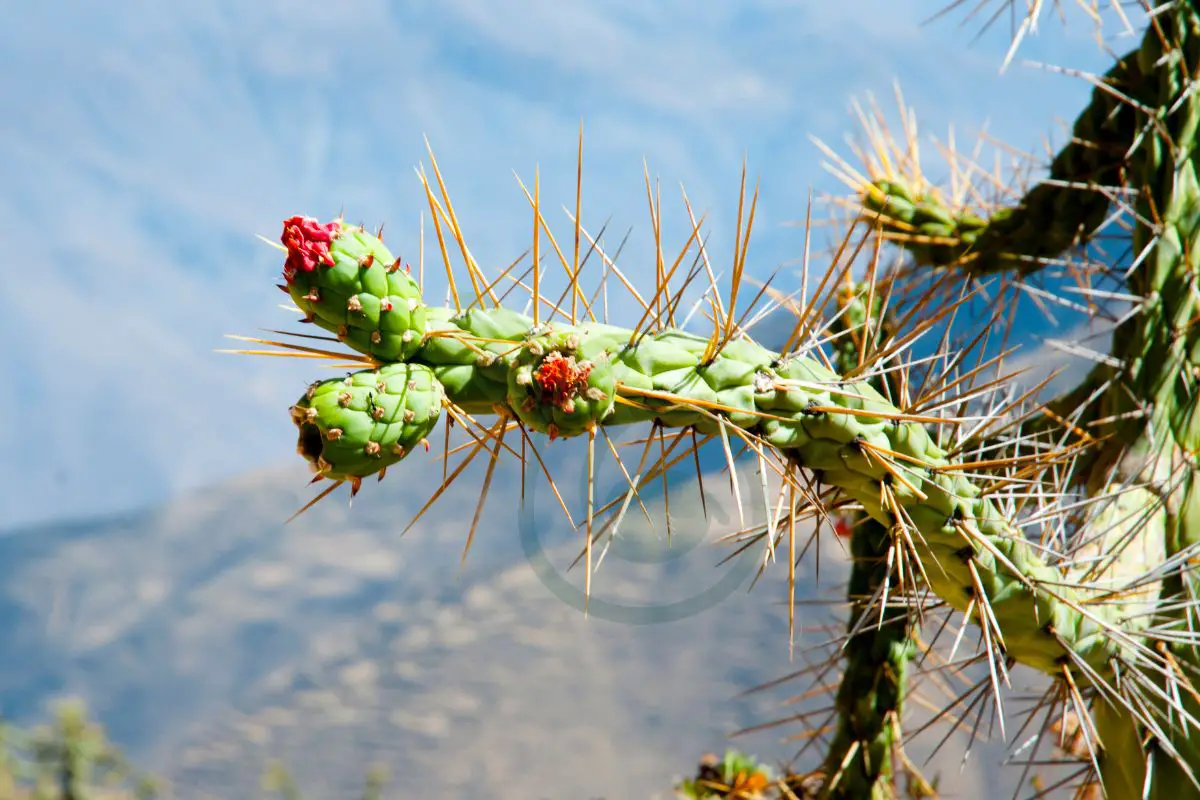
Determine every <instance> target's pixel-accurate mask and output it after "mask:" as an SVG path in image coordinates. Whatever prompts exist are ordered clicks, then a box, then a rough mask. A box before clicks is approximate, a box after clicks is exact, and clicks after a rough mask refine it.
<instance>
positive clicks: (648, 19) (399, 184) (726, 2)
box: [0, 0, 1128, 528]
mask: <svg viewBox="0 0 1200 800" xmlns="http://www.w3.org/2000/svg"><path fill="white" fill-rule="evenodd" d="M940 5H941V3H940V2H934V3H929V2H916V0H910V1H909V2H896V0H839V2H834V3H829V2H822V3H805V2H799V1H798V0H706V2H704V3H696V2H685V1H684V0H656V2H654V3H645V2H642V0H591V2H584V1H583V0H443V1H442V2H438V3H415V2H394V3H388V2H384V0H349V1H348V2H343V3H336V4H335V3H318V2H315V1H314V0H259V1H258V2H253V3H247V2H234V1H233V0H208V1H207V2H201V3H162V2H157V0H155V1H154V2H151V0H123V2H122V3H120V4H115V5H106V4H98V3H85V2H82V0H80V1H79V2H66V0H47V2H42V3H38V4H27V5H26V6H24V7H22V8H21V9H20V11H18V12H13V13H11V14H9V15H7V16H6V23H5V25H4V26H3V27H2V28H0V174H2V175H4V176H5V177H4V186H5V190H4V191H3V192H0V233H2V234H4V238H5V241H6V242H8V243H9V256H8V260H7V262H6V263H5V265H4V267H3V270H4V272H3V276H4V279H3V287H4V288H3V290H2V291H0V336H2V337H3V340H4V342H5V343H6V344H5V347H4V348H3V350H0V365H2V366H3V370H4V374H5V376H6V378H7V380H6V382H5V387H4V389H3V390H2V391H0V417H2V418H3V419H4V420H5V424H4V425H3V426H0V452H3V453H4V456H5V457H4V458H3V459H0V528H7V527H12V526H16V525H20V524H24V523H29V522H33V521H39V520H50V519H56V518H62V517H77V516H83V515H89V514H95V513H101V512H109V511H116V510H120V509H125V508H130V507H135V506H139V505H144V504H147V503H153V502H157V501H160V500H162V499H165V498H167V497H170V496H172V495H174V494H176V493H179V492H182V491H186V490H188V489H191V488H194V487H197V486H202V485H205V484H209V483H213V482H217V481H222V480H226V479H229V478H231V477H234V476H236V475H238V474H241V473H244V472H246V471H249V470H254V469H260V468H264V467H270V466H274V465H279V464H285V463H290V462H291V461H292V460H293V459H294V455H293V449H292V448H293V437H292V428H291V425H290V423H289V421H288V418H287V414H286V409H287V407H288V405H290V403H291V402H293V401H294V400H295V398H296V396H297V395H298V394H299V392H300V391H301V390H302V389H303V387H304V385H305V384H306V383H307V381H308V380H309V378H310V377H313V375H312V372H313V370H312V367H311V365H308V366H306V365H304V364H297V363H291V362H282V361H266V360H261V359H245V358H238V357H233V356H227V355H219V354H216V353H214V352H213V351H214V350H215V349H216V348H220V347H225V346H227V342H226V341H225V340H223V339H222V336H223V334H226V333H248V334H251V333H254V332H255V331H256V330H257V329H259V328H264V327H281V326H287V325H289V324H290V321H291V318H290V316H289V315H288V314H286V313H285V312H282V311H281V310H279V309H278V304H279V303H280V302H281V301H283V299H284V298H283V296H282V295H281V294H280V293H279V292H278V291H277V290H276V289H275V288H274V287H273V285H272V284H273V283H275V282H276V277H277V275H278V273H279V269H280V262H279V258H278V255H277V254H276V253H275V252H274V251H272V250H271V249H270V248H268V247H266V246H265V245H263V244H262V243H260V242H258V241H257V240H256V239H255V234H260V233H261V234H264V235H266V236H268V237H275V236H277V234H278V230H279V227H280V221H281V220H282V219H283V218H284V217H287V216H290V215H292V214H294V213H305V214H312V215H317V216H323V217H327V216H332V215H334V214H336V213H337V212H338V211H339V210H340V209H345V211H346V213H347V216H348V217H349V218H351V219H352V220H359V221H363V222H365V223H367V224H369V225H376V224H379V223H386V224H387V230H388V233H389V235H388V241H389V244H390V245H391V246H392V247H393V249H394V250H396V251H397V252H399V253H401V254H403V255H405V257H408V258H414V259H415V253H416V233H417V228H418V219H419V213H420V211H421V209H422V206H423V204H424V196H423V193H422V190H421V187H420V183H419V182H418V179H417V177H416V175H415V173H414V168H415V167H416V166H418V165H419V164H420V163H423V162H425V161H426V160H427V159H426V154H425V150H424V140H423V137H424V136H428V137H429V139H430V141H431V142H432V144H433V147H434V149H435V152H436V154H437V156H438V159H439V163H440V164H441V166H442V168H443V171H444V173H445V175H446V178H447V180H448V182H449V185H450V190H451V193H452V196H453V198H454V201H455V204H456V210H457V211H458V213H459V216H460V218H461V219H462V220H463V221H464V225H465V227H466V232H467V234H468V238H469V240H470V243H471V247H472V250H473V252H474V254H475V255H476V257H477V258H478V259H479V261H480V262H481V263H483V264H484V265H485V267H490V268H496V267H499V266H502V265H505V264H507V263H508V262H509V261H511V260H512V259H514V258H515V257H516V256H517V255H519V254H520V252H521V251H522V250H523V249H524V248H525V246H526V244H527V242H528V240H529V233H530V231H529V228H530V224H529V223H530V215H529V211H528V206H527V204H526V202H525V200H524V197H523V195H522V194H521V191H520V188H519V187H518V185H517V183H516V181H515V179H514V177H513V171H514V170H515V171H517V172H518V173H520V175H521V177H522V179H524V180H525V181H526V182H527V183H528V182H529V181H530V180H531V178H532V174H533V169H534V166H535V165H539V166H540V170H541V175H542V195H543V198H546V201H547V202H548V204H549V205H550V207H551V208H552V209H557V208H558V207H559V206H560V205H569V204H570V203H571V202H573V196H574V189H573V182H574V159H575V141H576V135H577V130H578V126H579V124H580V122H581V121H582V122H583V124H584V126H585V155H584V158H585V176H584V217H585V223H587V224H589V225H590V226H591V227H592V228H593V229H596V228H599V226H600V225H601V224H602V223H603V222H604V220H605V219H606V218H608V217H609V216H610V215H611V216H612V218H613V223H612V228H611V230H614V231H622V232H623V231H624V230H625V229H626V228H627V227H628V226H630V225H635V226H636V228H635V239H634V240H633V241H632V242H631V246H630V249H628V250H627V252H626V253H625V255H624V256H623V257H622V264H623V265H624V266H625V268H626V269H627V270H633V271H636V266H631V265H636V263H637V258H645V257H646V256H648V255H649V254H650V253H651V251H650V250H649V249H647V248H646V247H645V246H644V245H645V242H646V240H645V239H638V238H636V236H637V234H638V233H639V232H641V233H645V232H646V231H647V227H648V225H647V222H648V218H647V215H646V202H645V190H644V184H643V178H642V168H643V167H642V165H643V159H645V160H646V161H647V162H648V163H649V165H650V169H651V172H652V174H655V175H658V176H660V177H661V179H662V186H663V198H664V208H665V209H666V213H667V214H668V215H670V216H671V218H672V219H669V220H668V223H669V224H668V228H671V226H672V225H674V226H676V227H674V228H673V230H676V231H678V230H680V228H679V227H678V226H679V225H681V224H685V222H686V218H685V217H684V216H683V214H684V212H683V209H682V206H681V204H680V203H679V202H678V197H679V194H678V186H679V184H680V183H683V184H684V185H685V186H686V187H687V191H688V194H689V196H690V198H691V200H692V202H693V205H694V206H695V207H696V208H697V209H698V211H703V210H707V211H708V212H709V214H710V222H711V223H712V224H711V226H710V229H711V230H712V239H711V240H710V248H711V252H714V253H722V252H727V251H728V250H729V248H731V246H732V242H731V241H730V237H731V232H732V229H733V220H734V215H735V211H736V190H737V184H738V179H739V172H740V168H741V163H742V159H743V157H746V158H747V159H748V163H749V169H750V173H751V177H752V178H753V177H755V176H757V177H760V178H761V180H762V196H761V201H760V210H759V216H758V219H757V220H756V223H755V227H756V231H757V234H756V238H755V244H754V245H753V246H752V250H751V260H752V262H753V267H752V269H753V271H754V272H755V273H757V274H761V275H765V274H767V273H769V272H771V271H772V270H773V269H775V268H776V267H777V266H778V265H779V264H780V263H781V262H784V261H788V260H791V259H794V258H795V257H796V255H797V254H798V252H799V249H800V246H801V243H802V238H801V233H800V231H799V230H797V229H795V228H793V227H787V226H785V223H788V222H790V221H794V220H797V219H800V218H802V216H803V214H804V206H805V199H806V196H807V193H808V190H809V188H810V187H812V188H814V189H815V190H816V191H817V192H818V193H819V192H821V191H823V190H824V191H828V190H832V189H835V188H836V184H835V182H834V181H833V179H832V178H830V177H829V176H828V175H827V174H825V173H824V172H823V171H822V169H821V166H820V162H821V157H820V154H819V152H818V151H817V149H816V148H815V147H814V146H813V144H812V143H811V142H810V141H809V138H808V137H809V135H810V134H811V135H816V136H819V137H821V138H823V139H825V140H826V141H830V142H833V143H837V142H839V141H840V140H841V138H842V137H843V136H844V135H845V134H847V133H849V132H851V131H852V130H853V127H854V122H853V119H852V117H851V116H850V114H849V113H848V109H849V102H850V100H851V99H852V98H854V97H862V96H863V95H864V93H866V92H874V93H876V94H877V95H880V96H881V99H882V100H884V101H885V102H886V101H888V100H890V93H891V91H892V82H893V80H899V81H900V84H901V85H902V87H903V88H904V91H905V95H906V99H907V101H908V103H909V104H910V105H912V106H914V107H915V108H916V109H917V111H918V114H919V117H920V120H921V123H922V126H923V129H924V131H925V132H926V133H928V134H933V135H942V134H944V132H945V131H946V128H947V125H948V124H950V123H954V124H955V125H956V128H957V129H958V130H959V131H960V132H962V134H963V135H968V136H969V135H970V134H971V132H973V131H975V130H977V129H978V128H979V127H980V126H981V125H983V124H985V123H987V124H988V125H989V128H990V130H991V131H992V132H993V133H994V134H996V135H997V136H999V137H1000V138H1002V139H1004V140H1006V141H1009V142H1011V143H1013V144H1014V145H1017V146H1019V147H1023V148H1030V149H1036V148H1038V147H1039V146H1040V144H1041V142H1042V141H1043V138H1044V137H1046V136H1051V137H1052V138H1053V140H1054V141H1056V142H1061V141H1062V137H1063V127H1062V126H1063V124H1064V123H1066V122H1068V121H1069V119H1070V118H1071V117H1073V116H1074V111H1075V110H1076V109H1077V108H1079V107H1080V106H1081V104H1082V103H1083V102H1084V100H1085V98H1086V95H1087V93H1088V88H1087V86H1086V85H1084V84H1083V83H1082V82H1081V81H1078V80H1075V79H1071V78H1067V77H1063V76H1058V75H1048V74H1046V73H1045V72H1043V71H1039V70H1037V69H1032V68H1027V67H1026V68H1022V67H1015V68H1013V69H1012V70H1010V71H1009V72H1008V73H1007V74H1005V75H1003V76H1000V75H999V74H998V66H999V63H1000V60H1001V57H1002V55H1003V52H1004V48H1005V46H1006V43H1007V40H1006V39H1005V37H1004V33H1005V32H1004V31H1003V30H998V31H997V32H996V35H991V36H985V37H984V38H983V39H981V40H979V41H977V42H974V43H971V42H970V41H969V39H970V36H971V35H972V34H973V33H974V31H975V28H974V27H969V28H966V29H962V28H960V27H959V22H960V21H961V15H960V16H959V17H951V18H947V19H943V20H940V21H937V22H934V23H931V24H928V25H924V26H922V25H921V22H922V21H923V20H924V19H925V18H927V17H928V16H929V15H930V14H931V13H932V12H933V11H936V10H937V8H938V7H939V6H940ZM114 8H119V11H114V10H113V9H114ZM1076 17H1077V18H1076V19H1075V20H1074V21H1076V22H1080V21H1081V20H1080V19H1078V15H1076ZM1114 46H1115V47H1116V48H1117V49H1120V50H1123V49H1125V48H1126V47H1128V44H1127V43H1124V42H1122V43H1119V44H1115V45H1114ZM1022 55H1023V56H1025V57H1027V58H1030V59H1035V60H1041V61H1050V62H1053V63H1056V64H1061V65H1063V66H1069V67H1074V68H1079V69H1084V70H1093V71H1102V70H1103V69H1104V67H1105V65H1106V64H1107V62H1108V58H1107V56H1105V55H1104V54H1102V53H1101V52H1100V51H1099V50H1098V49H1097V47H1096V44H1095V42H1094V40H1093V39H1092V37H1091V31H1090V29H1089V28H1088V26H1087V24H1086V22H1084V23H1083V24H1081V25H1077V26H1075V27H1074V28H1073V30H1071V31H1069V32H1068V33H1064V32H1063V30H1062V28H1061V27H1060V26H1059V25H1058V23H1057V22H1056V21H1054V20H1049V21H1048V23H1047V24H1046V26H1045V30H1044V32H1043V34H1042V35H1041V36H1039V37H1038V38H1035V39H1034V40H1032V41H1031V42H1030V43H1029V44H1028V45H1027V46H1026V48H1025V49H1024V50H1023V51H1022ZM885 107H886V106H885ZM928 149H929V150H930V151H932V147H930V148H928ZM552 219H555V218H553V217H552ZM557 219H558V220H559V222H561V230H563V231H564V232H567V231H569V230H570V226H569V223H568V222H567V220H566V219H565V217H562V216H561V215H560V216H559V217H558V218H557ZM564 235H566V234H564ZM429 241H432V237H431V235H430V239H429ZM610 241H611V239H610ZM677 241H678V242H680V243H681V242H682V240H681V239H679V240H677ZM639 242H641V244H642V246H641V247H636V246H635V245H637V244H638V243H639ZM651 263H652V262H651ZM430 274H431V276H432V274H433V273H432V271H431V272H430ZM437 280H438V279H437V278H434V277H431V278H430V284H431V289H432V286H433V285H438V286H444V284H438V283H437Z"/></svg>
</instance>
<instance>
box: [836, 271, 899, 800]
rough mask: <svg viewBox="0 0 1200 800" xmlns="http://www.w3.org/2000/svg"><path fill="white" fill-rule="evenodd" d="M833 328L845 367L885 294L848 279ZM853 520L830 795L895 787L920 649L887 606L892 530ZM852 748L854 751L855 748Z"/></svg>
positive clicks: (874, 325) (885, 794) (873, 326)
mask: <svg viewBox="0 0 1200 800" xmlns="http://www.w3.org/2000/svg"><path fill="white" fill-rule="evenodd" d="M839 303H840V306H841V309H840V311H839V314H838V316H837V318H836V319H835V321H834V323H833V325H832V329H831V333H832V334H833V335H836V336H838V337H839V338H838V339H837V340H836V342H835V345H834V365H835V366H836V367H837V368H838V369H839V370H840V371H841V372H843V373H846V372H849V371H851V370H853V369H854V368H856V367H857V366H858V365H859V362H860V357H861V356H860V352H861V351H860V343H861V342H863V340H864V338H865V339H866V340H867V341H873V340H875V338H876V337H878V336H879V334H880V333H881V331H880V323H881V322H882V320H881V319H880V314H881V307H882V305H883V304H882V302H881V301H880V300H879V299H878V298H872V297H871V296H870V293H869V291H868V288H867V287H865V286H856V285H854V284H847V285H846V287H845V288H844V290H843V291H842V293H841V296H840V298H839ZM843 522H844V523H845V524H846V525H847V527H848V528H849V531H848V535H849V538H850V557H851V566H850V580H849V585H848V587H847V592H846V596H847V599H848V600H849V603H850V617H849V619H848V620H847V622H846V630H847V634H848V636H847V641H846V644H845V647H844V648H843V651H842V653H843V663H844V664H845V671H844V672H843V673H842V678H841V684H840V685H839V686H838V691H837V695H836V699H835V701H834V702H835V705H836V707H837V711H838V723H837V731H836V733H835V734H834V737H833V741H832V742H831V743H830V745H829V749H828V750H827V751H826V756H825V769H824V771H825V788H826V793H827V796H828V797H830V798H844V799H845V800H850V799H851V798H880V799H882V798H890V797H893V796H894V795H895V794H896V793H895V792H894V791H893V788H894V785H895V769H896V765H895V764H893V763H892V762H893V753H894V751H895V747H896V746H897V745H898V744H899V740H900V738H901V719H902V716H903V713H904V699H905V694H906V693H907V689H908V680H907V678H908V670H909V662H910V660H911V658H912V656H913V654H914V653H915V651H916V643H915V641H914V636H915V630H916V628H915V625H916V621H915V619H911V618H910V615H909V613H908V609H906V608H905V607H904V606H903V605H901V604H887V605H884V606H882V607H881V606H880V604H879V602H878V601H879V598H880V596H881V588H882V587H884V586H885V584H886V585H888V586H889V587H890V588H891V592H892V594H893V595H895V594H899V593H900V592H901V590H902V587H900V585H899V583H900V581H899V574H898V572H897V570H896V569H895V568H894V567H893V568H891V569H889V567H888V551H889V550H890V549H891V547H892V546H893V540H892V536H891V532H890V531H889V530H888V528H887V527H885V526H884V525H881V524H880V523H879V522H878V521H876V520H874V519H871V518H869V517H867V516H865V515H863V514H860V513H853V514H851V515H850V516H849V519H848V520H843ZM852 751H853V752H852Z"/></svg>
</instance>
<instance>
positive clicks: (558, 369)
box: [533, 352, 592, 414]
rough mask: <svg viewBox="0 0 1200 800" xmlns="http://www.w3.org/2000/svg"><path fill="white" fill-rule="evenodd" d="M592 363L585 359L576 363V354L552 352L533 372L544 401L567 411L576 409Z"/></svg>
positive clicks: (590, 371) (590, 372)
mask: <svg viewBox="0 0 1200 800" xmlns="http://www.w3.org/2000/svg"><path fill="white" fill-rule="evenodd" d="M591 374H592V365H591V364H589V363H588V362H586V361H584V362H582V363H579V364H576V363H575V357H574V356H566V357H564V356H563V355H562V353H557V352H555V353H550V354H549V355H547V356H546V358H545V359H543V360H542V364H541V366H539V367H538V368H537V370H536V371H535V372H534V373H533V380H534V382H535V383H537V385H538V387H539V388H540V389H541V390H542V402H543V403H547V404H549V405H553V406H555V407H556V408H559V409H562V410H563V411H564V412H566V413H568V414H569V413H571V412H572V411H574V410H575V398H576V397H577V396H578V395H579V392H580V391H581V390H582V389H583V388H584V387H585V386H587V379H588V376H589V375H591Z"/></svg>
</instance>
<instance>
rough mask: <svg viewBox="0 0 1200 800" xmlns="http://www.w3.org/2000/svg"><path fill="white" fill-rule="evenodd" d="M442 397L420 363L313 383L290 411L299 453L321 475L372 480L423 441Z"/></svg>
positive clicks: (435, 418)
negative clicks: (297, 432) (368, 478)
mask: <svg viewBox="0 0 1200 800" xmlns="http://www.w3.org/2000/svg"><path fill="white" fill-rule="evenodd" d="M444 397H445V395H444V393H443V391H442V387H441V384H440V383H439V382H438V379H437V378H436V377H434V374H433V371H432V370H430V369H429V368H428V367H425V366H422V365H420V364H388V365H386V366H384V367H382V368H380V369H378V370H365V371H363V372H356V373H354V374H352V375H349V376H347V377H346V378H336V379H332V380H326V381H320V382H318V383H314V384H313V385H312V386H310V387H309V389H308V391H307V392H306V393H305V394H304V397H302V398H301V399H300V401H299V402H297V403H296V405H294V406H292V420H293V422H295V424H296V427H297V428H298V429H299V438H298V441H297V445H296V448H297V450H298V451H299V453H300V454H301V455H302V456H304V458H305V459H306V460H307V461H308V462H309V463H310V464H311V465H312V468H313V471H314V472H315V473H317V474H318V475H320V476H323V477H326V478H330V479H333V480H347V479H355V478H363V477H366V476H368V475H373V474H375V473H377V472H379V471H380V470H383V469H386V468H387V467H389V466H391V465H392V464H395V463H396V462H398V461H400V460H401V459H402V458H404V457H405V456H406V455H407V454H408V453H409V452H410V451H411V450H412V449H413V448H415V447H417V446H418V445H420V444H421V443H422V442H423V441H424V439H425V437H426V436H428V435H429V433H430V432H431V431H432V430H433V428H434V426H436V425H437V422H438V418H439V417H440V415H441V411H442V401H443V399H444Z"/></svg>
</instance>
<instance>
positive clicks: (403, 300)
mask: <svg viewBox="0 0 1200 800" xmlns="http://www.w3.org/2000/svg"><path fill="white" fill-rule="evenodd" d="M282 242H283V245H284V247H285V248H286V249H287V251H288V258H287V261H286V263H285V265H284V270H283V276H284V279H285V280H286V281H287V290H288V294H289V295H290V296H291V298H292V300H293V301H294V302H295V303H296V306H297V307H298V308H299V309H300V310H301V311H303V312H304V314H305V319H307V320H308V321H309V322H312V323H314V324H315V325H317V326H318V327H320V328H323V329H325V330H327V331H330V332H331V333H334V334H337V337H338V339H340V340H341V341H342V342H344V343H345V344H346V345H347V346H349V347H351V348H353V349H354V350H356V351H358V352H359V353H363V354H365V355H369V356H371V357H373V358H375V359H376V360H378V361H382V362H387V361H402V360H404V359H407V358H408V357H410V356H412V355H413V354H414V353H415V352H416V351H417V349H418V348H419V347H420V346H421V341H422V338H423V337H424V336H425V326H426V320H425V306H424V304H423V303H422V302H421V289H420V287H419V286H417V282H416V281H415V280H413V278H412V276H411V275H410V274H409V273H408V271H407V269H405V268H403V267H402V266H401V264H400V261H399V259H396V258H394V257H393V256H392V254H391V253H390V252H388V249H387V248H386V247H384V244H383V242H382V241H381V240H380V239H379V238H378V237H376V236H372V235H371V234H369V233H367V232H366V231H365V230H363V229H362V228H360V227H352V226H348V225H344V224H342V223H341V222H339V221H335V222H330V223H326V224H322V223H320V222H318V221H317V220H315V219H311V218H307V217H292V218H291V219H289V220H287V221H286V222H285V223H284V227H283V236H282Z"/></svg>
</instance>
